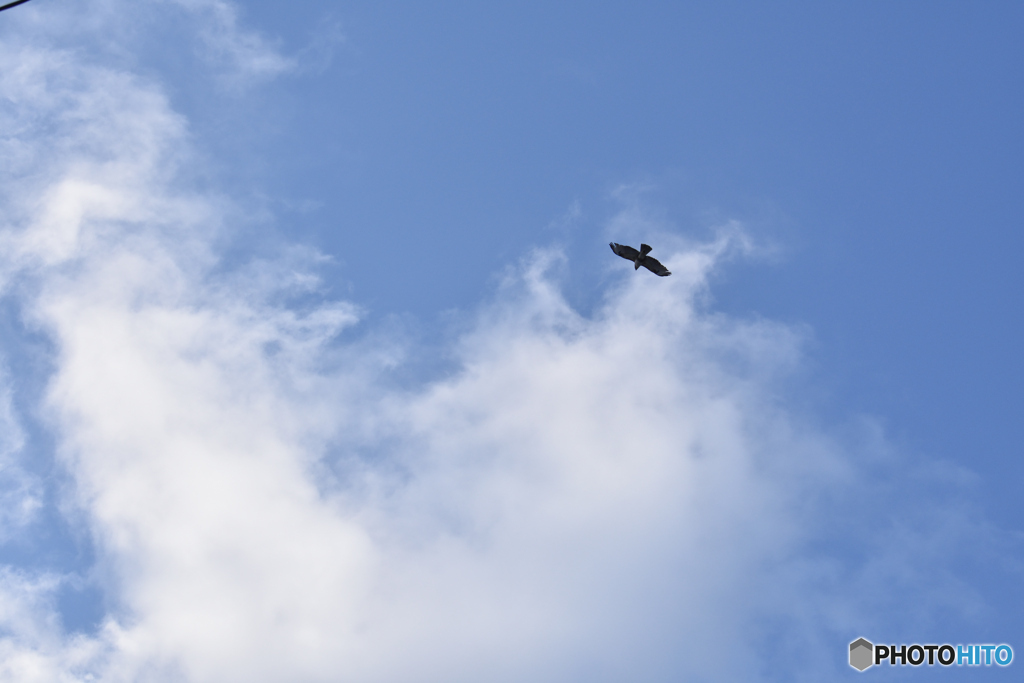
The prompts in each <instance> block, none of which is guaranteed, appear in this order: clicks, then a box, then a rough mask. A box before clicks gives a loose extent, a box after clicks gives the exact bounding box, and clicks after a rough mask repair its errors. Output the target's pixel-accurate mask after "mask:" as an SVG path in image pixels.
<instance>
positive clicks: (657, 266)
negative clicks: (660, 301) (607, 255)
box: [608, 242, 672, 277]
mask: <svg viewBox="0 0 1024 683" xmlns="http://www.w3.org/2000/svg"><path fill="white" fill-rule="evenodd" d="M608 246H609V247H611V248H612V251H614V252H615V253H616V254H618V255H619V256H621V257H622V258H624V259H626V260H627V261H632V262H633V270H636V269H638V268H639V267H640V266H643V267H644V268H646V269H647V270H649V271H651V272H652V273H654V274H655V275H660V276H662V277H665V276H666V275H671V274H672V273H670V272H669V270H668V268H666V267H665V266H663V265H661V263H659V262H658V259H656V258H654V257H653V256H648V255H647V253H648V252H649V251H650V250H651V248H650V247H649V246H647V245H646V244H641V245H640V251H637V250H636V249H634V248H633V247H627V246H626V245H625V244H616V243H615V242H609V243H608Z"/></svg>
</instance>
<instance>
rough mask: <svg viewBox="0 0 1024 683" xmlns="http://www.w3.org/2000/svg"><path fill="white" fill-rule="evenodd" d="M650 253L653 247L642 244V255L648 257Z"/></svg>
mask: <svg viewBox="0 0 1024 683" xmlns="http://www.w3.org/2000/svg"><path fill="white" fill-rule="evenodd" d="M650 251H651V246H650V245H648V244H641V245H640V255H641V256H647V254H649V253H650Z"/></svg>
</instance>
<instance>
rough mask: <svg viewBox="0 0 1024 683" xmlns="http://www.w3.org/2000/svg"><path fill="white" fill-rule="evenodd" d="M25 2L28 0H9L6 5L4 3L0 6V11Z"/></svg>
mask: <svg viewBox="0 0 1024 683" xmlns="http://www.w3.org/2000/svg"><path fill="white" fill-rule="evenodd" d="M26 2H28V0H16V2H9V3H7V4H6V5H4V6H3V7H0V12H3V11H4V10H5V9H11V8H12V7H17V6H18V5H23V4H25V3H26Z"/></svg>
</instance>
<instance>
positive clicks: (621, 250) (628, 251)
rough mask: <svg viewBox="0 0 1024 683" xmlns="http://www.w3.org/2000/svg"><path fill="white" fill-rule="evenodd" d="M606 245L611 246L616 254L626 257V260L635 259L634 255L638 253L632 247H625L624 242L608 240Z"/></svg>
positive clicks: (638, 253)
mask: <svg viewBox="0 0 1024 683" xmlns="http://www.w3.org/2000/svg"><path fill="white" fill-rule="evenodd" d="M608 246H609V247H611V248H612V251H614V252H615V253H616V254H618V255H619V256H621V257H622V258H624V259H626V260H627V261H635V260H636V257H637V256H639V255H640V252H639V251H637V250H636V249H634V248H633V247H627V246H626V245H625V244H616V243H615V242H609V243H608Z"/></svg>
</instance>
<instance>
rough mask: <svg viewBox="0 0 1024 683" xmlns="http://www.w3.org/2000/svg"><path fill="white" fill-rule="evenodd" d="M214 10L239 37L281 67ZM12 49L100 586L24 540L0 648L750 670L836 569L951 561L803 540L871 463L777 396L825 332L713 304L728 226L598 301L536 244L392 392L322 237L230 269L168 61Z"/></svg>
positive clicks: (857, 576)
mask: <svg viewBox="0 0 1024 683" xmlns="http://www.w3.org/2000/svg"><path fill="white" fill-rule="evenodd" d="M192 4H193V5H197V6H198V4H197V3H192ZM201 5H202V7H203V8H205V9H203V11H210V12H212V13H213V16H215V17H216V18H217V23H216V25H215V26H214V28H212V29H211V30H212V31H213V33H211V34H210V36H209V37H208V40H210V41H212V42H213V43H216V44H217V45H218V47H217V49H218V50H222V51H223V54H224V55H227V56H228V57H229V58H230V59H231V60H235V62H237V63H238V64H244V65H247V66H245V68H246V69H249V70H250V72H251V73H254V74H262V73H271V72H273V71H275V70H281V69H284V68H286V65H284V63H283V62H277V61H274V60H273V59H271V60H270V61H262V60H264V58H263V57H261V56H259V55H261V54H264V47H263V44H262V43H261V42H260V41H259V40H256V39H253V38H251V37H244V36H243V37H238V34H237V19H236V15H235V10H234V9H233V7H232V6H230V5H227V4H225V3H222V2H207V3H201ZM246 35H248V34H246ZM225 36H226V37H225ZM253 41H255V42H253ZM228 57H226V58H228ZM3 63H4V64H8V65H15V66H13V67H7V68H6V69H5V70H4V71H3V72H2V73H0V94H2V96H3V97H4V98H6V99H5V102H7V103H8V104H7V105H6V106H5V108H4V110H3V117H4V120H3V130H5V131H8V133H7V135H6V137H5V139H4V141H3V144H4V145H5V149H10V150H11V151H12V157H11V158H12V159H15V160H16V163H12V165H11V166H9V167H8V170H7V177H6V178H5V181H6V187H8V188H9V190H10V193H9V194H7V195H6V196H5V197H4V199H3V201H4V205H3V208H4V216H5V224H4V226H3V233H2V240H3V242H2V245H3V254H4V255H3V261H2V273H3V282H4V283H5V290H4V291H5V295H6V296H7V297H8V298H9V299H11V300H13V301H15V302H16V303H17V305H18V306H19V308H20V311H21V314H22V316H23V318H24V320H26V321H27V323H28V324H30V325H31V326H33V328H34V329H35V330H37V331H39V332H41V333H42V334H44V335H45V336H46V338H47V339H48V340H49V341H50V342H51V343H52V344H53V349H54V351H53V353H54V357H53V372H52V375H51V376H50V377H49V380H48V385H47V388H46V391H45V402H44V405H42V406H40V410H41V411H42V412H43V415H44V418H43V419H44V421H45V425H46V426H47V428H48V429H49V430H50V431H51V434H52V438H53V441H54V443H55V444H56V449H57V456H58V460H59V463H60V466H61V467H62V468H63V470H64V471H65V472H66V473H67V474H68V476H70V477H71V479H72V481H73V487H72V488H71V490H70V491H69V492H67V493H66V495H67V496H68V498H67V500H65V501H63V508H62V509H63V510H65V511H66V514H68V515H71V516H72V517H73V518H74V520H75V523H76V524H80V525H82V526H83V527H84V528H87V529H88V531H89V534H90V537H91V540H92V543H93V545H94V547H95V555H96V566H95V567H91V568H86V569H93V570H95V571H94V572H93V574H94V575H95V576H96V577H97V581H98V582H99V584H100V588H101V590H102V591H103V593H104V596H105V605H106V612H105V617H104V619H103V622H102V624H101V625H100V627H99V628H98V629H97V630H96V631H95V632H94V633H92V634H88V635H77V636H69V635H67V634H66V633H65V632H64V630H63V629H62V627H61V624H60V615H59V610H58V609H57V607H56V606H55V602H54V597H53V596H54V593H55V591H56V590H57V586H59V584H60V582H61V580H63V579H62V578H61V577H60V576H58V575H56V574H54V572H48V571H42V572H41V571H39V570H28V569H17V568H9V569H7V570H5V572H4V573H3V574H2V576H0V619H2V620H3V625H4V635H3V636H2V637H0V661H3V662H4V664H3V666H5V667H7V668H6V669H0V672H2V673H3V674H4V675H5V676H6V677H7V678H9V679H12V680H14V679H17V680H23V681H29V680H47V681H49V680H76V677H77V679H80V680H89V679H88V678H86V677H87V676H92V677H94V679H99V680H109V681H121V680H155V681H160V680H168V681H170V680H174V681H181V680H186V681H218V682H224V681H250V682H251V681H295V680H303V681H317V680H323V681H333V680H359V681H406V680H439V681H440V680H444V681H478V680H489V681H494V680H509V681H513V680H515V681H519V680H542V681H543V680H551V681H554V680H595V681H597V680H623V679H635V680H679V679H686V678H697V679H718V680H758V679H759V678H766V677H770V676H769V675H768V674H766V673H765V662H766V661H767V659H766V657H765V656H764V653H763V651H762V649H761V646H762V645H763V643H764V642H765V638H766V631H765V629H766V627H765V626H764V624H765V623H770V624H772V625H773V626H772V627H771V628H772V629H773V630H772V635H773V637H776V638H779V639H781V640H784V639H785V638H787V637H788V638H791V639H793V638H801V637H807V634H808V633H810V632H821V631H822V630H826V631H828V632H839V633H844V631H843V629H846V628H849V627H851V625H855V624H859V623H864V621H863V619H862V617H859V616H858V615H857V614H856V613H855V609H854V608H853V607H851V606H850V605H849V604H848V601H846V600H845V598H844V594H843V593H841V592H840V591H837V590H836V584H837V583H841V582H843V581H848V580H852V581H859V582H862V584H865V585H868V586H871V587H875V586H876V585H877V584H878V583H879V582H881V581H882V580H884V579H886V577H889V576H891V575H892V573H893V572H896V571H904V572H906V571H927V570H926V568H923V566H922V564H921V561H920V560H919V559H918V558H916V557H906V556H904V555H901V554H900V553H899V552H898V549H899V546H900V545H902V543H900V544H890V545H883V546H881V547H874V548H872V549H873V551H875V553H876V555H875V557H874V559H873V563H872V564H871V566H869V567H867V568H866V569H864V568H860V567H853V568H852V569H851V568H850V567H848V566H845V565H839V566H837V561H836V560H835V559H834V553H832V552H830V551H828V550H821V549H817V550H815V549H814V547H813V545H814V543H820V542H822V539H823V538H827V530H823V521H822V520H825V519H828V520H831V521H834V520H843V519H846V520H849V519H850V518H851V516H850V514H849V513H850V510H851V506H850V503H849V502H848V501H847V502H843V500H844V496H849V493H844V492H848V491H850V490H857V491H866V490H870V489H871V487H870V486H869V485H868V483H866V480H865V477H864V476H863V475H862V474H859V473H858V472H857V471H856V470H855V468H853V467H851V459H852V458H853V457H854V456H858V457H859V456H860V455H861V454H860V453H857V452H855V451H854V450H851V447H850V445H849V444H848V443H846V442H845V441H844V440H843V439H840V438H837V437H835V436H830V435H829V434H828V433H827V432H826V431H825V430H822V429H817V428H815V427H813V426H812V425H811V424H810V423H809V422H808V421H807V420H805V419H802V418H801V417H800V416H799V415H798V414H795V413H794V411H793V410H792V409H790V408H788V407H787V405H786V403H785V400H784V396H783V394H782V393H780V392H779V391H778V387H777V385H776V383H775V382H776V379H777V377H778V376H779V375H780V374H785V373H786V372H787V371H788V370H789V369H791V368H793V367H794V366H797V365H798V364H799V363H800V362H801V361H800V359H801V346H802V343H803V340H804V334H803V332H802V331H801V330H799V329H793V328H791V327H788V326H784V325H780V324H776V323H773V322H770V321H763V320H757V321H748V320H737V319H731V318H728V317H725V316H721V315H715V314H713V313H710V312H708V311H706V310H704V309H703V308H702V306H701V305H700V303H699V301H700V299H699V294H700V293H701V292H703V291H705V289H706V288H707V286H708V279H709V277H710V275H711V274H712V273H713V272H714V270H715V269H716V268H718V267H721V263H722V260H723V259H724V258H726V256H727V255H729V254H731V253H734V252H735V251H736V250H740V251H742V250H744V249H746V248H747V246H746V244H747V243H746V242H745V240H746V238H745V237H744V234H743V232H742V230H741V229H740V228H739V226H735V225H734V226H732V227H730V228H729V229H726V230H723V231H722V232H721V234H720V235H719V236H718V237H717V238H716V239H714V240H712V241H710V242H708V243H704V244H690V245H686V244H682V243H680V244H679V245H678V246H676V247H675V248H673V249H667V250H666V251H667V252H668V253H665V254H659V258H662V260H663V261H664V262H665V264H666V265H667V266H668V267H669V268H670V269H671V270H672V271H673V276H672V277H671V278H654V277H639V276H636V277H634V275H635V274H634V273H632V272H629V271H627V272H626V273H625V275H628V277H625V278H622V279H619V280H616V281H615V282H614V284H613V285H612V286H611V287H610V288H609V290H608V293H607V298H606V300H605V302H604V304H603V305H602V306H601V307H600V308H599V310H598V311H597V312H595V313H594V314H593V315H591V316H583V315H581V314H580V313H578V312H577V311H575V310H574V309H573V308H572V307H571V306H570V305H569V304H568V303H567V301H566V300H565V298H564V297H563V296H562V294H561V292H560V290H559V288H558V285H557V284H556V282H555V281H554V279H553V278H552V277H551V276H550V272H551V268H552V265H553V264H557V263H559V262H560V260H562V259H564V258H565V256H564V255H562V254H561V253H559V252H557V251H556V250H543V249H541V250H538V251H536V252H534V253H533V254H531V255H529V256H527V257H525V258H524V260H523V262H522V263H520V264H519V265H518V266H516V267H515V268H514V269H512V270H511V271H510V273H509V276H508V278H507V280H506V282H505V283H504V285H503V286H502V288H501V290H500V291H499V292H498V293H497V295H496V296H495V297H494V299H493V300H491V301H489V302H486V303H483V304H481V308H480V310H479V312H478V314H477V317H476V319H475V321H474V322H473V324H472V325H470V326H469V329H468V331H466V332H465V333H464V334H462V335H460V336H459V337H458V339H457V341H456V342H455V343H454V344H453V346H452V347H451V349H450V353H451V354H452V358H453V359H454V362H455V371H454V372H453V373H452V374H451V375H449V376H446V377H444V378H440V379H434V380H432V381H428V382H425V383H424V384H422V385H420V386H417V387H413V388H408V387H404V388H403V387H402V386H400V385H399V383H398V382H395V381H393V380H392V379H391V378H390V375H389V370H388V368H389V367H390V366H391V364H392V362H393V356H391V355H390V354H389V353H388V352H387V351H382V350H381V349H380V348H370V347H369V346H368V345H365V344H361V343H359V342H358V341H355V342H350V341H348V339H347V338H346V337H345V334H346V332H347V331H349V330H351V329H352V328H353V326H355V325H357V323H358V319H359V315H358V309H357V308H356V307H355V306H353V305H351V304H349V303H347V302H343V301H341V302H339V301H329V300H324V299H323V297H322V296H320V295H319V293H318V289H317V287H318V284H317V280H316V278H315V276H314V275H312V274H311V273H312V271H313V268H312V265H311V264H310V263H309V262H310V261H312V260H315V259H314V258H308V257H307V256H308V252H303V251H301V250H297V251H295V252H293V253H292V254H291V255H290V256H289V257H287V258H282V259H281V260H279V261H276V262H254V263H251V264H249V265H248V266H242V267H235V268H228V267H222V264H220V261H219V252H218V246H217V245H218V244H219V243H220V240H221V239H222V236H223V233H224V229H225V228H224V226H225V225H226V224H227V223H228V222H229V221H230V220H231V219H230V216H231V213H230V211H229V210H228V209H227V208H226V203H225V200H224V199H223V198H221V197H219V196H218V195H217V194H216V193H215V192H211V191H199V190H197V189H196V187H197V183H196V182H195V177H194V175H193V172H192V171H191V170H190V166H189V164H188V163H186V162H188V161H190V160H193V159H194V158H195V157H194V155H193V152H192V151H190V146H191V143H190V139H189V136H188V129H187V122H185V121H184V120H183V119H182V118H181V117H180V116H178V115H177V114H175V113H174V112H173V111H172V110H171V108H170V106H169V105H168V102H167V99H166V98H165V97H164V96H163V95H162V93H161V90H160V88H159V87H158V86H157V85H155V84H153V83H152V82H149V81H146V80H145V79H142V78H140V77H138V76H134V75H131V74H129V73H125V72H122V71H117V70H112V69H108V68H103V67H100V66H95V65H90V64H88V63H82V62H81V61H80V60H79V59H72V58H71V57H70V55H69V54H68V53H65V52H60V51H44V50H35V49H27V48H8V54H7V55H5V56H4V59H3ZM239 68H241V67H239ZM630 211H632V213H630ZM638 216H639V214H638V213H636V211H635V210H633V209H630V210H628V211H626V212H624V213H623V214H622V215H620V216H619V217H617V218H616V219H615V220H614V221H613V224H614V225H615V227H616V230H622V231H624V232H626V233H628V232H629V230H635V229H637V225H636V221H637V220H640V218H638ZM304 254H307V256H304ZM641 275H642V274H641ZM289 302H291V303H289ZM295 302H302V303H301V304H299V303H295ZM394 343H395V345H396V346H398V345H400V344H401V343H402V341H401V340H395V341H394ZM8 391H13V389H8ZM8 422H10V420H8ZM11 433H17V431H16V430H14V431H12V432H11ZM11 443H12V446H11V448H13V449H16V448H17V447H18V443H17V442H16V440H15V441H12V442H11ZM880 443H881V445H883V446H884V439H883V440H882V441H881V442H880ZM844 444H845V445H844ZM8 450H10V449H8ZM884 450H885V449H884V448H881V446H880V445H879V444H876V443H871V444H869V445H868V446H865V451H866V452H870V453H871V454H873V456H872V457H885V455H884V453H883V451H884ZM966 520H969V517H968V516H967V515H959V514H951V515H950V516H949V518H948V521H949V526H950V527H954V526H956V525H960V526H961V528H967V527H970V522H969V521H966ZM904 531H905V533H906V535H907V536H906V537H907V539H909V540H908V543H910V542H913V543H916V544H917V546H918V547H922V548H923V547H927V545H928V539H930V538H932V536H930V535H929V534H930V533H932V532H931V531H930V530H929V529H923V530H922V529H915V528H912V527H907V528H904ZM925 556H927V553H925ZM879 576H881V578H878V577H879ZM951 580H952V579H951ZM968 607H969V605H968ZM951 608H952V609H965V605H964V604H962V602H955V603H954V604H953V605H952V607H951ZM779 624H782V626H780V625H779ZM842 646H843V643H842V642H840V644H839V647H840V648H841V647H842ZM829 661H830V660H826V661H824V663H822V662H820V661H819V662H817V663H815V666H816V667H817V668H814V669H813V670H809V675H812V674H813V675H816V676H818V677H819V679H820V677H821V672H822V671H826V672H827V671H829V670H830V666H831V664H830V663H829Z"/></svg>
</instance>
